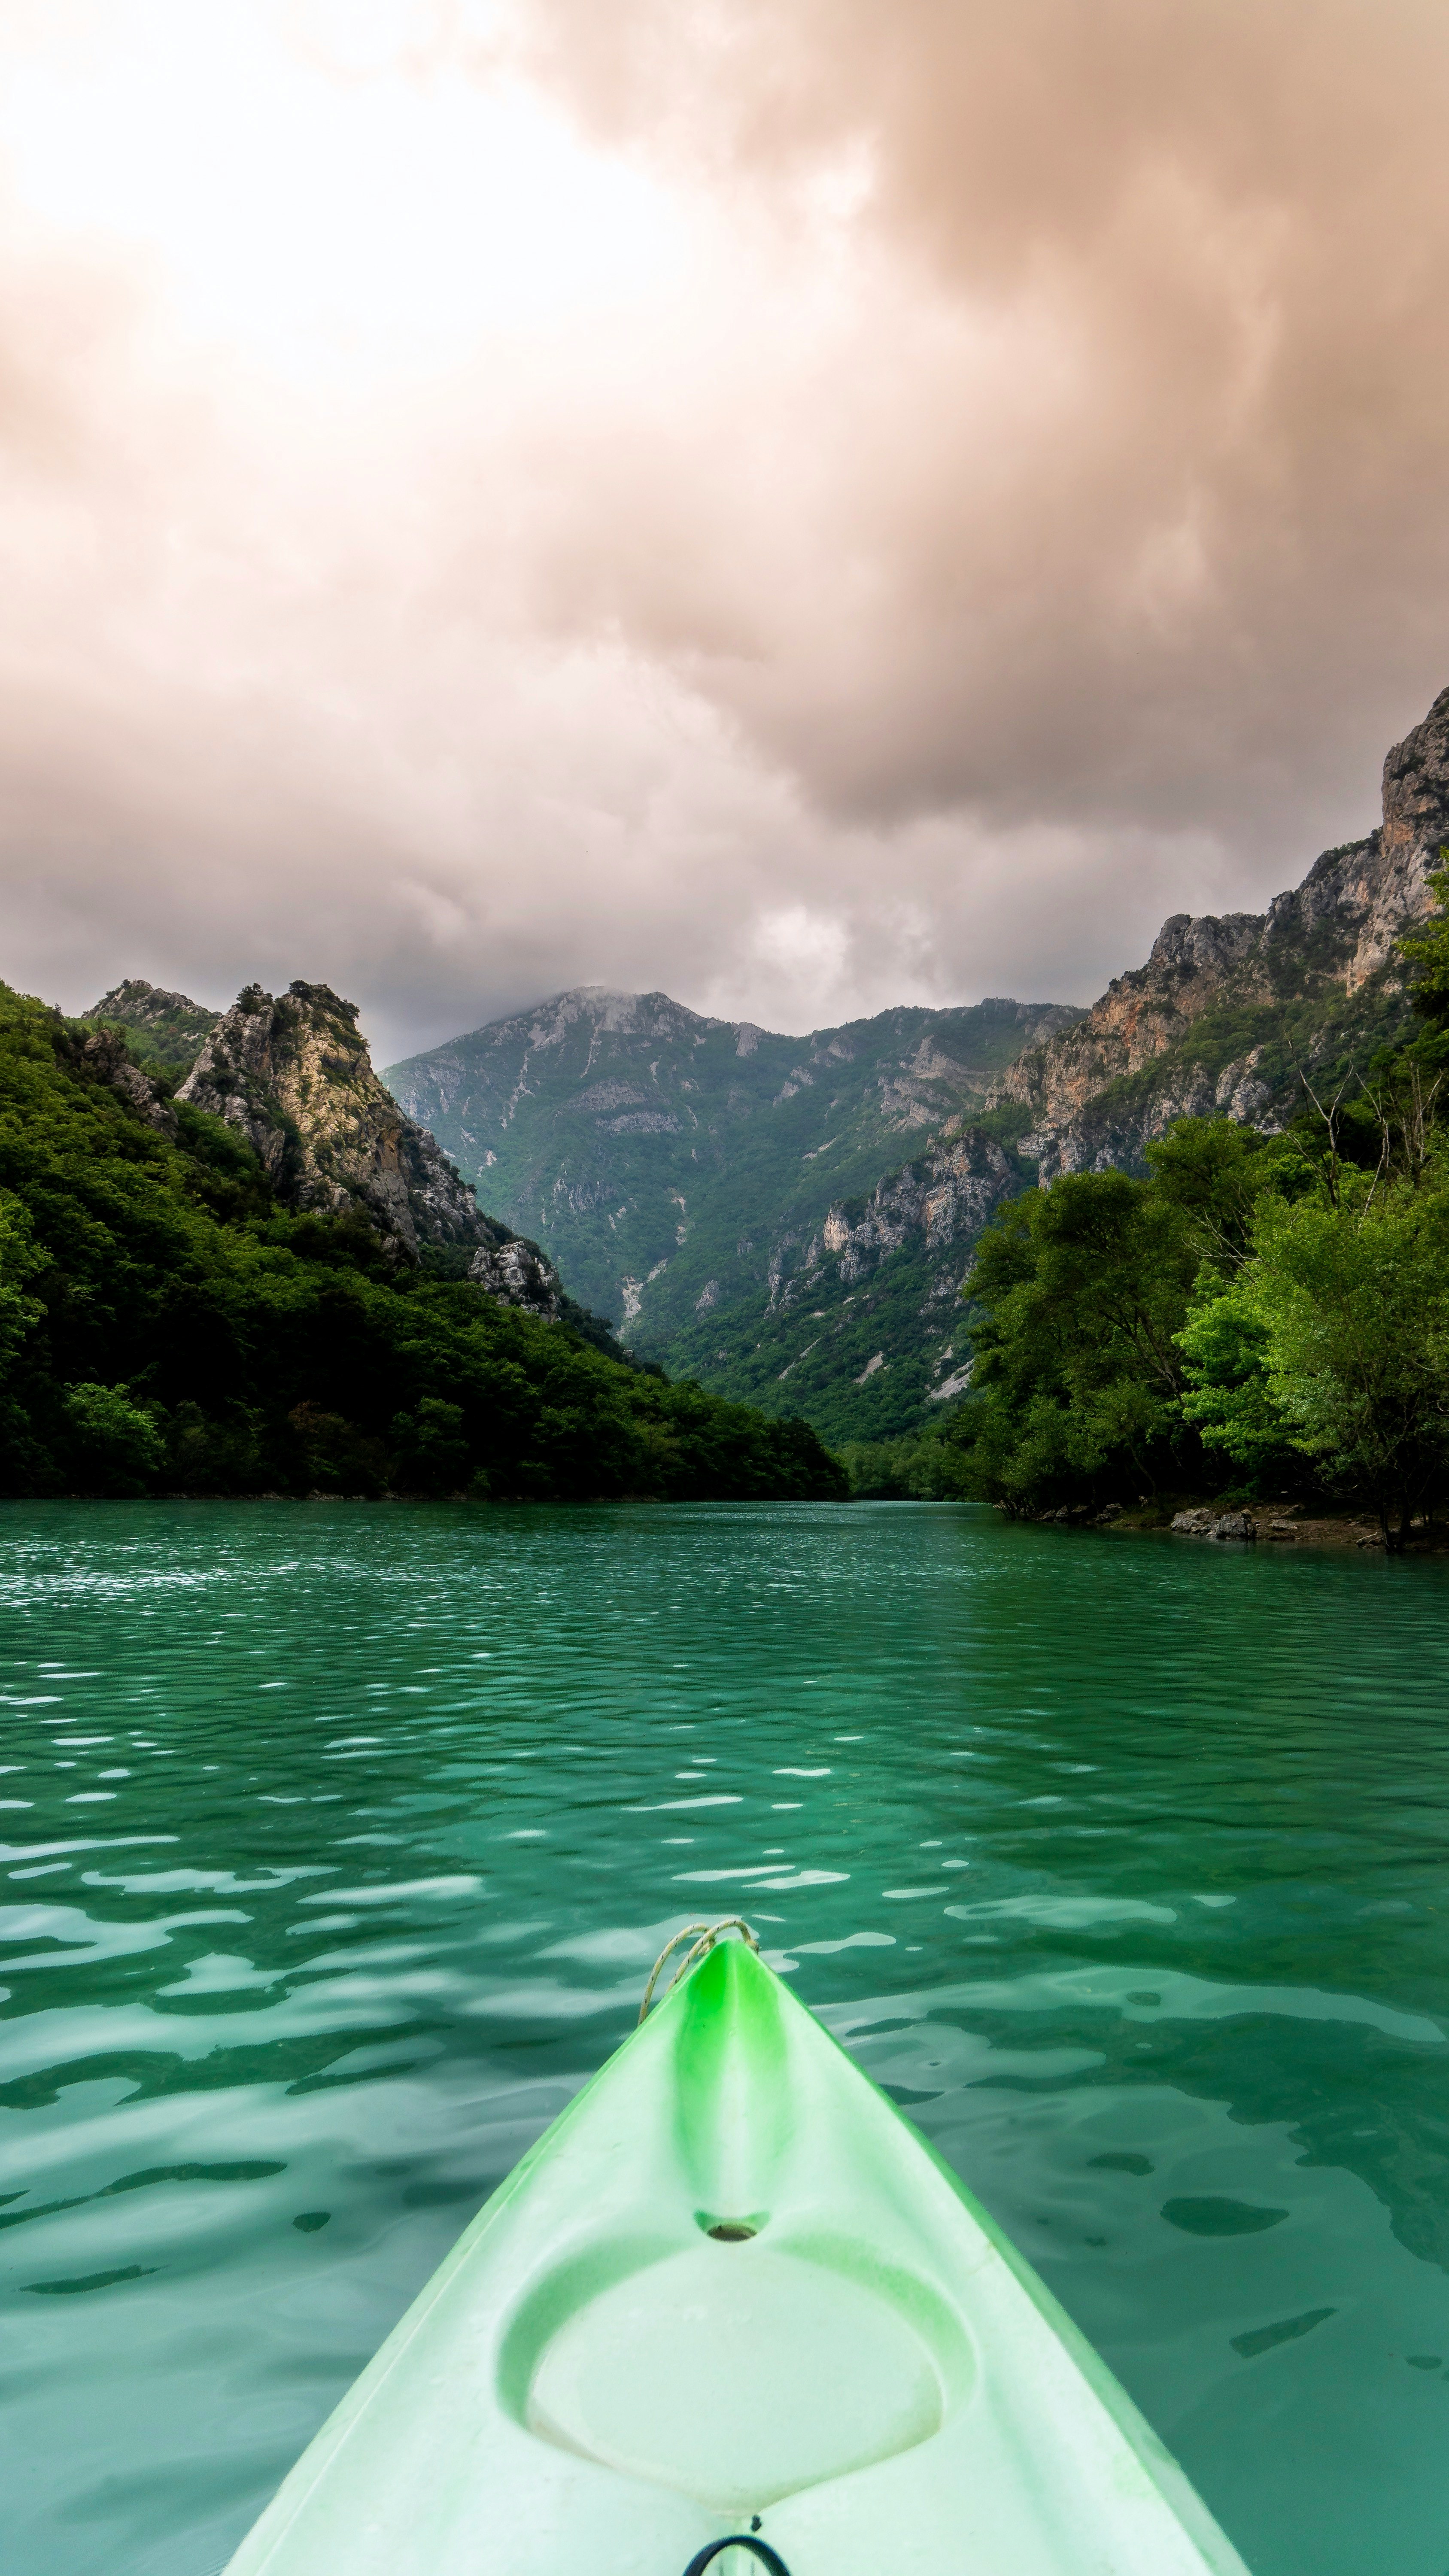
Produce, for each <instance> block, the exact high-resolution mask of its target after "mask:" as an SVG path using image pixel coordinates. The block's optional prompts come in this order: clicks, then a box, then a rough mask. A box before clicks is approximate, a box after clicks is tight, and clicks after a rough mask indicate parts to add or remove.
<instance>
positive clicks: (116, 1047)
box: [81, 1029, 176, 1136]
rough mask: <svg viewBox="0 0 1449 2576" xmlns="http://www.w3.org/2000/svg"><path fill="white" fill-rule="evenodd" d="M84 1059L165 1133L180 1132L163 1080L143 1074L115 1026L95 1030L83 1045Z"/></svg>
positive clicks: (144, 1116)
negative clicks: (127, 1052) (162, 1083)
mask: <svg viewBox="0 0 1449 2576" xmlns="http://www.w3.org/2000/svg"><path fill="white" fill-rule="evenodd" d="M81 1057H82V1061H83V1062H84V1063H85V1064H86V1065H88V1066H89V1067H90V1069H91V1070H92V1072H95V1073H98V1074H99V1075H100V1077H101V1080H102V1081H103V1082H108V1083H109V1084H110V1086H111V1089H112V1090H113V1091H118V1092H119V1093H120V1095H121V1098H122V1099H123V1100H124V1101H126V1102H127V1104H128V1106H129V1107H130V1108H132V1109H134V1110H135V1112H136V1114H137V1116H138V1117H140V1118H144V1119H145V1121H146V1124H147V1126H148V1127H154V1128H156V1129H157V1131H158V1133H159V1134H161V1135H163V1136H174V1135H175V1133H176V1112H175V1110H174V1109H173V1108H172V1106H171V1103H170V1101H169V1100H168V1099H167V1097H166V1094H165V1092H164V1091H163V1090H162V1088H161V1086H160V1084H159V1083H156V1082H153V1081H152V1080H151V1078H150V1076H149V1075H148V1074H144V1073H142V1071H141V1069H140V1067H139V1065H134V1064H132V1063H131V1061H130V1058H129V1057H128V1056H127V1054H126V1041H125V1039H124V1038H123V1037H122V1036H121V1035H120V1033H119V1031H117V1030H115V1029H93V1030H92V1031H91V1034H90V1036H89V1037H88V1038H87V1039H86V1040H85V1041H84V1044H83V1045H82V1048H81Z"/></svg>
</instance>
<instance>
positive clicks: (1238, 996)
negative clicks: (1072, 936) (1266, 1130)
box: [988, 689, 1449, 1180]
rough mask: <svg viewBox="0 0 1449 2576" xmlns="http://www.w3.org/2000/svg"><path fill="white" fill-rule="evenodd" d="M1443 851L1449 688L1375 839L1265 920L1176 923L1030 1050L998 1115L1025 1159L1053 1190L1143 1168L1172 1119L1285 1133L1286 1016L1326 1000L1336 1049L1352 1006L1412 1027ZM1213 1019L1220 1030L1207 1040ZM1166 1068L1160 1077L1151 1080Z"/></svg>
mask: <svg viewBox="0 0 1449 2576" xmlns="http://www.w3.org/2000/svg"><path fill="white" fill-rule="evenodd" d="M1446 840H1449V689H1446V690H1444V691H1443V692H1442V693H1441V694H1440V696H1439V697H1438V698H1436V700H1435V702H1434V704H1433V706H1432V707H1431V709H1430V711H1429V713H1428V715H1427V716H1426V717H1425V719H1424V722H1423V723H1422V724H1421V725H1417V726H1416V727H1415V728H1414V731H1413V732H1412V733H1410V734H1408V735H1406V737H1405V739H1404V740H1403V741H1402V742H1401V743H1398V744H1396V745H1395V747H1394V749H1393V750H1392V751H1391V752H1390V753H1389V755H1388V758H1387V759H1386V761H1385V762H1384V771H1383V821H1382V824H1381V825H1380V827H1379V829H1378V830H1377V831H1375V832H1371V833H1370V834H1369V835H1368V837H1367V839H1366V840H1362V841H1352V842H1347V843H1345V844H1344V845H1343V846H1342V847H1341V848H1339V849H1334V850H1325V852H1324V853H1323V856H1322V857H1321V858H1320V859H1318V860H1316V861H1315V863H1314V865H1313V866H1312V867H1311V868H1310V870H1309V872H1308V874H1307V876H1306V877H1305V878H1304V880H1303V883H1302V884H1301V885H1299V886H1296V887H1294V888H1293V889H1292V890H1291V891H1290V892H1289V893H1287V894H1280V895H1278V896H1277V897H1276V898H1275V900H1274V901H1273V902H1272V903H1271V904H1270V905H1269V907H1268V909H1267V911H1266V912H1265V913H1247V912H1237V913H1227V914H1223V915H1215V914H1207V915H1204V916H1202V917H1201V918H1197V919H1194V918H1193V917H1191V916H1190V915H1189V914H1187V913H1175V914H1174V915H1173V916H1172V918H1171V920H1169V921H1167V922H1164V924H1163V927H1162V929H1161V931H1160V932H1159V934H1158V937H1157V939H1156V941H1155V942H1154V945H1153V949H1152V954H1151V956H1150V957H1149V958H1148V961H1147V963H1146V965H1145V966H1139V967H1135V968H1133V969H1132V971H1131V972H1130V973H1128V974H1125V975H1120V976H1118V977H1117V979H1116V981H1115V982H1114V983H1112V984H1110V985H1109V986H1108V988H1107V991H1106V992H1105V993H1104V994H1103V996H1102V998H1101V1000H1100V1001H1099V1002H1097V1003H1095V1004H1094V1006H1093V1008H1092V1009H1091V1010H1090V1011H1089V1012H1088V1013H1087V1014H1086V1016H1085V1018H1084V1019H1081V1020H1079V1021H1078V1022H1077V1023H1076V1025H1075V1026H1074V1027H1072V1028H1069V1029H1066V1030H1063V1031H1062V1032H1061V1033H1060V1034H1059V1035H1057V1036H1054V1037H1052V1038H1049V1039H1048V1040H1047V1041H1046V1043H1045V1044H1044V1045H1039V1046H1035V1047H1031V1048H1028V1049H1027V1051H1026V1052H1025V1053H1024V1054H1023V1055H1021V1056H1019V1057H1018V1058H1017V1060H1016V1062H1015V1063H1014V1064H1012V1065H1010V1066H1008V1067H1007V1069H1006V1071H1005V1072H1004V1073H1003V1074H1002V1075H1001V1076H1000V1078H999V1079H998V1081H997V1082H996V1083H995V1084H994V1086H993V1088H992V1092H991V1095H990V1101H989V1104H988V1105H989V1106H991V1107H993V1108H996V1107H1003V1106H1007V1105H1018V1106H1020V1107H1021V1108H1022V1109H1024V1110H1026V1111H1027V1112H1028V1113H1029V1120H1030V1125H1029V1130H1028V1132H1027V1133H1026V1134H1025V1135H1024V1136H1023V1138H1022V1151H1023V1152H1024V1153H1027V1154H1031V1155H1033V1156H1034V1157H1035V1158H1036V1159H1037V1160H1038V1162H1039V1165H1040V1170H1041V1177H1042V1179H1043V1180H1050V1179H1052V1178H1053V1177H1054V1176H1055V1174H1056V1173H1057V1172H1060V1171H1077V1170H1082V1169H1099V1170H1100V1169H1103V1168H1106V1167H1107V1166H1109V1165H1112V1164H1117V1165H1123V1164H1125V1165H1126V1166H1128V1167H1129V1168H1130V1167H1132V1166H1133V1165H1134V1164H1138V1165H1140V1162H1141V1158H1142V1151H1143V1147H1144V1145H1145V1144H1146V1143H1147V1142H1149V1141H1150V1140H1151V1139H1152V1138H1153V1137H1155V1136H1160V1135H1162V1134H1163V1133H1164V1132H1165V1130H1166V1129H1167V1127H1168V1126H1169V1125H1170V1124H1171V1122H1172V1120H1173V1119H1174V1118H1179V1117H1183V1116H1187V1115H1191V1116H1197V1117H1203V1116H1226V1117H1233V1118H1245V1119H1249V1120H1251V1121H1253V1122H1254V1123H1255V1124H1258V1125H1264V1126H1268V1127H1272V1126H1275V1125H1280V1124H1282V1123H1283V1117H1284V1116H1285V1115H1287V1114H1291V1108H1292V1106H1293V1105H1295V1104H1294V1094H1295V1093H1296V1092H1297V1088H1298V1085H1297V1080H1296V1075H1295V1074H1294V1072H1293V1071H1292V1069H1291V1068H1285V1063H1284V1058H1283V1052H1282V1048H1281V1046H1278V1045H1275V1043H1274V1041H1275V1038H1276V1037H1277V1035H1278V1033H1279V1030H1280V1027H1281V1023H1282V1018H1283V1015H1284V1013H1285V1011H1286V1010H1287V1009H1288V1008H1290V1007H1291V1006H1294V1005H1300V1004H1302V1003H1304V1002H1308V1003H1315V1002H1318V1003H1322V1004H1323V1005H1324V1012H1323V1021H1324V1028H1325V1032H1326V1034H1327V1036H1328V1039H1329V1042H1330V1044H1331V1042H1332V1035H1333V1032H1334V1030H1335V1029H1336V1028H1337V1026H1338V1025H1339V1022H1340V1020H1341V1019H1342V1017H1343V1015H1344V1012H1345V1010H1348V1014H1349V1016H1350V1017H1351V1016H1352V1012H1351V1009H1350V1008H1349V1006H1354V1005H1357V1006H1358V1009H1359V1013H1360V1016H1362V1014H1363V1010H1364V1005H1365V1003H1366V1002H1367V1001H1369V1000H1370V999H1373V998H1377V999H1379V1000H1380V1001H1381V1002H1384V1003H1390V1002H1392V1001H1393V1000H1394V999H1395V998H1397V1001H1398V1004H1399V1012H1400V1016H1401V1017H1406V1016H1407V1003H1406V1002H1405V1001H1404V999H1403V995H1404V975H1403V970H1402V968H1401V967H1400V965H1399V963H1398V960H1397V943H1398V941H1399V939H1400V938H1401V937H1402V935H1403V933H1404V932H1405V931H1406V930H1408V929H1410V928H1411V927H1412V926H1413V925H1414V923H1416V922H1417V921H1419V920H1421V919H1422V918H1423V915H1424V913H1425V912H1426V911H1427V910H1428V909H1429V906H1430V903H1431V901H1432V897H1431V895H1430V892H1429V888H1428V885H1427V883H1426V877H1427V872H1428V870H1429V869H1430V868H1432V867H1434V866H1435V865H1436V864H1437V862H1438V853H1439V849H1440V846H1441V844H1442V843H1443V842H1444V841H1446ZM1233 1010H1236V1011H1238V1012H1245V1013H1248V1014H1256V1015H1258V1025H1257V1027H1256V1028H1255V1030H1254V1032H1253V1035H1254V1039H1255V1042H1254V1043H1251V1044H1249V1045H1247V1046H1243V1045H1242V1044H1241V1033H1240V1034H1239V1044H1238V1046H1237V1049H1236V1052H1235V1051H1234V1049H1233V1047H1232V1045H1231V1043H1229V1044H1228V1046H1227V1047H1226V1050H1225V1048H1224V1044H1223V1042H1222V1026H1221V1020H1222V1015H1223V1014H1224V1013H1225V1012H1227V1011H1233ZM1214 1014H1217V1015H1219V1025H1218V1026H1217V1027H1216V1028H1206V1029H1205V1028H1204V1026H1203V1024H1204V1023H1205V1022H1210V1021H1211V1019H1212V1016H1213V1015H1214ZM1163 1059H1168V1061H1167V1062H1166V1063H1163V1061H1162V1060H1163ZM1159 1064H1160V1065H1161V1066H1162V1078H1161V1079H1160V1080H1154V1079H1138V1078H1139V1077H1146V1076H1148V1075H1150V1072H1151V1069H1152V1068H1153V1067H1154V1066H1157V1065H1159ZM1134 1082H1135V1086H1136V1087H1135V1090H1134V1089H1130V1088H1129V1087H1130V1086H1132V1085H1133V1084H1134ZM1109 1092H1110V1093H1113V1094H1114V1099H1113V1100H1112V1101H1111V1102H1103V1097H1102V1096H1103V1095H1104V1094H1106V1093H1109ZM1097 1103H1102V1107H1101V1109H1100V1110H1099V1111H1097V1113H1096V1114H1094V1104H1097Z"/></svg>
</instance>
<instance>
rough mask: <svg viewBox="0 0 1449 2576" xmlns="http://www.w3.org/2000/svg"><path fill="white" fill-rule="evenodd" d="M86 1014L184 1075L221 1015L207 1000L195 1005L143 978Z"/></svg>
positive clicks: (131, 978) (115, 989)
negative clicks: (185, 1069) (210, 1007)
mask: <svg viewBox="0 0 1449 2576" xmlns="http://www.w3.org/2000/svg"><path fill="white" fill-rule="evenodd" d="M81 1016H82V1018H83V1019H87V1020H93V1021H100V1022H101V1024H102V1025H103V1026H104V1027H106V1028H111V1029H119V1030H120V1032H121V1034H122V1036H123V1037H124V1038H125V1039H126V1040H127V1042H128V1044H130V1045H131V1046H133V1047H134V1048H135V1049H136V1052H137V1053H138V1054H141V1055H149V1056H150V1057H151V1058H152V1059H153V1060H154V1061H155V1062H157V1063H159V1064H164V1065H167V1066H170V1067H174V1068H175V1069H176V1070H177V1071H178V1072H180V1071H182V1070H184V1068H185V1067H186V1066H188V1065H190V1064H193V1063H194V1062H195V1060H196V1057H197V1054H198V1053H199V1051H200V1049H201V1048H202V1047H203V1046H204V1045H205V1044H206V1041H207V1039H208V1038H209V1036H210V1035H211V1032H212V1030H213V1029H214V1028H215V1026H216V1024H217V1021H218V1019H219V1018H220V1016H221V1014H220V1012H218V1011H213V1010H210V1009H208V1007H207V1005H206V1003H205V1002H193V1000H192V999H191V996H190V994H189V993H173V992H169V991H168V990H167V989H166V987H165V986H164V985H162V984H148V983H147V981H146V978H145V976H144V975H128V976H127V977H126V978H125V980H124V982H122V983H120V984H113V985H112V987H111V989H110V991H109V993H103V994H102V995H101V998H100V1000H99V1001H98V1002H94V1003H92V1005H91V1008H90V1009H89V1010H88V1011H84V1012H83V1013H82V1014H81Z"/></svg>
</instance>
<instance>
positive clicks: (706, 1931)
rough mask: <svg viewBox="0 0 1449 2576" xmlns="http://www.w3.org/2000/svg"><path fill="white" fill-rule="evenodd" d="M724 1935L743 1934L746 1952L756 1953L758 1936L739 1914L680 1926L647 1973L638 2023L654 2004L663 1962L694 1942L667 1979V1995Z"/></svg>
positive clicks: (758, 1944) (758, 1942)
mask: <svg viewBox="0 0 1449 2576" xmlns="http://www.w3.org/2000/svg"><path fill="white" fill-rule="evenodd" d="M725 1932H738V1933H740V1934H742V1935H743V1938H744V1942H745V1946H746V1948H747V1949H750V1950H755V1951H758V1949H759V1946H760V1941H759V1935H758V1933H755V1932H752V1931H751V1930H750V1927H749V1925H748V1923H747V1922H746V1921H745V1918H744V1916H743V1915H742V1914H726V1915H725V1916H724V1917H723V1919H722V1921H720V1922H718V1923H684V1924H681V1926H680V1928H679V1930H678V1931H677V1932H676V1933H675V1935H674V1937H673V1939H672V1940H669V1941H666V1942H665V1944H664V1947H663V1949H662V1950H661V1951H660V1953H659V1956H658V1958H657V1959H656V1960H655V1962H654V1965H653V1967H652V1969H651V1970H650V1973H649V1983H648V1985H647V1986H646V1987H645V1989H644V2001H643V2002H642V2004H641V2005H640V2006H639V2019H640V2021H641V2022H642V2020H643V2019H644V2016H645V2014H646V2013H647V2011H648V2010H649V2006H650V2003H651V2001H652V2000H653V1995H654V1989H655V1987H656V1986H657V1984H658V1983H659V1972H660V1970H661V1968H662V1967H663V1965H664V1962H665V1960H666V1959H667V1958H669V1957H670V1956H671V1954H672V1953H673V1952H674V1951H675V1950H677V1949H678V1948H679V1945H680V1943H681V1941H691V1940H692V1941H693V1942H694V1947H693V1949H692V1950H689V1951H686V1953H685V1955H684V1957H683V1958H682V1959H681V1960H680V1962H679V1965H678V1967H677V1968H676V1969H675V1971H674V1974H673V1976H672V1977H671V1978H670V1980H669V1983H668V1985H667V1986H666V1987H665V1989H664V1991H665V1993H666V1994H672V1993H673V1991H674V1988H675V1987H676V1986H677V1985H678V1983H679V1980H680V1978H681V1977H684V1976H687V1975H688V1973H689V1971H690V1969H691V1968H692V1967H693V1966H694V1963H695V1961H696V1959H702V1958H703V1957H704V1955H705V1952H706V1951H707V1950H712V1949H713V1948H714V1945H715V1943H716V1941H718V1940H719V1938H720V1936H721V1934H722V1933H725ZM696 1935H698V1938H696V1937H695V1936H696Z"/></svg>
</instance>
